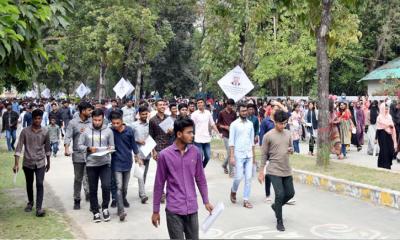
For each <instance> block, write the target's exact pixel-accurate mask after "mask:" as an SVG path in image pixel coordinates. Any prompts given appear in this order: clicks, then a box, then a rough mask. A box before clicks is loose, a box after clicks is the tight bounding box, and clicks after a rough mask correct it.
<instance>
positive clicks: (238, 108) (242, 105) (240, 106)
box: [237, 103, 247, 111]
mask: <svg viewBox="0 0 400 240" xmlns="http://www.w3.org/2000/svg"><path fill="white" fill-rule="evenodd" d="M240 108H247V105H246V104H244V103H239V104H238V105H237V110H238V111H240Z"/></svg>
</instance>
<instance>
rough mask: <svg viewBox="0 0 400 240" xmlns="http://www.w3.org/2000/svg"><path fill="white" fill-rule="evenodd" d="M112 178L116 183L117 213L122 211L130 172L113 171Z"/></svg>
mask: <svg viewBox="0 0 400 240" xmlns="http://www.w3.org/2000/svg"><path fill="white" fill-rule="evenodd" d="M113 175H114V179H115V183H116V185H117V196H116V197H117V206H118V214H121V213H124V211H125V210H124V200H125V199H126V195H127V193H128V184H129V178H130V177H131V172H130V171H126V172H114V174H113Z"/></svg>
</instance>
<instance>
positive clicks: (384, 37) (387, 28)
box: [368, 8, 394, 72]
mask: <svg viewBox="0 0 400 240" xmlns="http://www.w3.org/2000/svg"><path fill="white" fill-rule="evenodd" d="M389 9H390V10H389V13H388V15H387V19H386V21H385V24H384V25H383V26H382V28H381V29H382V32H381V34H379V36H378V39H377V47H376V50H375V52H374V56H373V59H374V60H372V61H371V64H370V65H369V66H368V72H372V71H373V70H375V68H376V66H377V64H378V60H379V58H380V57H381V55H382V53H383V48H384V46H385V44H386V42H389V41H390V40H391V36H392V35H391V32H392V28H391V26H392V21H393V19H392V18H393V15H394V10H393V8H389Z"/></svg>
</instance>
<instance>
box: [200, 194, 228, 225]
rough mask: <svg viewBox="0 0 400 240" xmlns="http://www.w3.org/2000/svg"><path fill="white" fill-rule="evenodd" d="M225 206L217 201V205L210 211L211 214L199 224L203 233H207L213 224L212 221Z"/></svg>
mask: <svg viewBox="0 0 400 240" xmlns="http://www.w3.org/2000/svg"><path fill="white" fill-rule="evenodd" d="M224 209H225V206H224V204H223V203H222V202H219V203H218V204H217V206H215V207H214V209H213V210H212V212H211V215H209V216H208V217H207V218H206V219H205V220H204V221H203V224H201V230H202V231H203V233H207V231H208V230H209V229H210V228H211V226H212V225H213V224H214V222H215V221H216V220H217V218H218V217H219V215H221V213H222V212H223V211H224Z"/></svg>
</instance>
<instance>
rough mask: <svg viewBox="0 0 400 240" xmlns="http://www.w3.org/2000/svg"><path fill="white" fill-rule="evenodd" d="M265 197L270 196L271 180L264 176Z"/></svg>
mask: <svg viewBox="0 0 400 240" xmlns="http://www.w3.org/2000/svg"><path fill="white" fill-rule="evenodd" d="M265 196H266V197H269V196H271V180H269V178H268V176H267V175H265Z"/></svg>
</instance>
